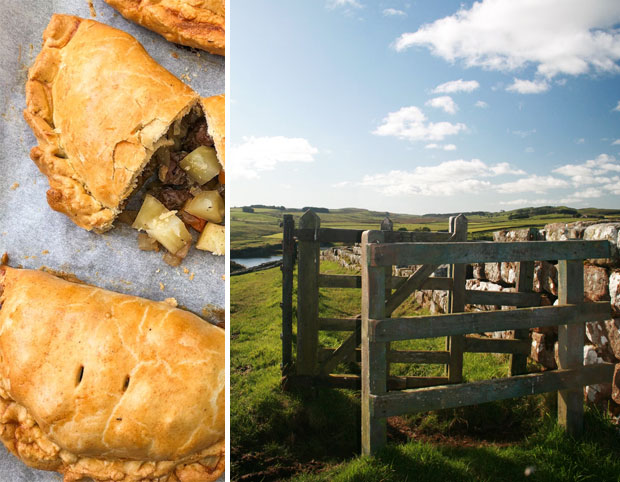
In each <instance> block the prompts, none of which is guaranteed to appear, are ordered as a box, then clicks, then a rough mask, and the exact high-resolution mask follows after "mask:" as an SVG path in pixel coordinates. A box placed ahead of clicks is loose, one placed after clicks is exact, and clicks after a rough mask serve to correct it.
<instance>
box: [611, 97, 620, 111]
mask: <svg viewBox="0 0 620 482" xmlns="http://www.w3.org/2000/svg"><path fill="white" fill-rule="evenodd" d="M613 110H615V111H616V112H620V100H619V101H618V105H617V106H616V107H614V109H613Z"/></svg>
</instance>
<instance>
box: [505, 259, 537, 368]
mask: <svg viewBox="0 0 620 482" xmlns="http://www.w3.org/2000/svg"><path fill="white" fill-rule="evenodd" d="M517 269H518V271H517V292H518V293H527V292H531V291H532V290H533V287H534V261H521V262H520V263H519V267H518V268H517ZM519 308H520V307H519ZM529 337H530V330H529V328H525V329H520V330H515V336H514V338H515V340H528V339H529ZM526 372H527V355H522V354H513V355H512V357H511V360H510V375H512V376H515V375H523V374H524V373H526Z"/></svg>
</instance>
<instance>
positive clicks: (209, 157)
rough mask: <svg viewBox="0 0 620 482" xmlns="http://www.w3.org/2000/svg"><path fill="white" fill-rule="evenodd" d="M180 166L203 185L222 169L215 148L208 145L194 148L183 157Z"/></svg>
mask: <svg viewBox="0 0 620 482" xmlns="http://www.w3.org/2000/svg"><path fill="white" fill-rule="evenodd" d="M179 166H181V169H183V170H184V171H186V172H187V174H189V176H190V177H191V178H192V179H193V180H194V181H196V182H197V183H198V184H200V185H201V186H202V185H203V184H205V183H207V182H209V181H210V180H211V179H213V178H214V177H215V176H217V175H218V174H219V173H220V171H221V170H222V166H220V163H219V161H218V160H217V154H216V152H215V149H214V148H213V147H206V146H200V147H197V148H196V149H194V150H193V151H192V152H190V153H189V154H188V155H187V156H185V157H184V158H183V160H182V161H181V162H180V163H179Z"/></svg>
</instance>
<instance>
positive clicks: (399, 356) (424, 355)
mask: <svg viewBox="0 0 620 482" xmlns="http://www.w3.org/2000/svg"><path fill="white" fill-rule="evenodd" d="M388 359H389V360H390V361H391V362H392V363H427V364H431V363H433V364H442V363H448V362H449V361H450V353H449V352H447V351H425V350H390V351H389V352H388Z"/></svg>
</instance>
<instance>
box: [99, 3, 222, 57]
mask: <svg viewBox="0 0 620 482" xmlns="http://www.w3.org/2000/svg"><path fill="white" fill-rule="evenodd" d="M105 1H106V2H107V3H108V4H109V5H111V6H112V7H114V8H115V9H116V10H118V11H119V12H120V13H121V15H122V16H123V17H125V18H128V19H129V20H132V21H133V22H136V23H137V24H139V25H142V26H143V27H146V28H148V29H150V30H153V31H154V32H157V33H158V34H160V35H163V36H164V37H165V38H166V39H167V40H169V41H170V42H175V43H178V44H181V45H187V46H188V47H196V48H199V49H202V50H206V51H207V52H211V53H212V54H217V55H224V54H225V50H226V49H225V45H226V43H225V24H226V21H225V18H226V12H225V0H105Z"/></svg>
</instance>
